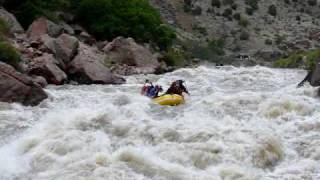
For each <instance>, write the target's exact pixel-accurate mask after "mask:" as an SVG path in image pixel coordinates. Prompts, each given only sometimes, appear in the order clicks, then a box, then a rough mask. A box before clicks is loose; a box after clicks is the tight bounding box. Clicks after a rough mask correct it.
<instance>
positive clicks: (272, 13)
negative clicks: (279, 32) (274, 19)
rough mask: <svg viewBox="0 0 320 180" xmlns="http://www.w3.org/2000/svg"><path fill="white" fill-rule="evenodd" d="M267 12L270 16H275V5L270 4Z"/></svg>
mask: <svg viewBox="0 0 320 180" xmlns="http://www.w3.org/2000/svg"><path fill="white" fill-rule="evenodd" d="M268 13H269V14H270V15H271V16H277V7H276V6H275V5H274V4H272V5H270V6H269V8H268Z"/></svg>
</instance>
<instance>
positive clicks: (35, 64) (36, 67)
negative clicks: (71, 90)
mask: <svg viewBox="0 0 320 180" xmlns="http://www.w3.org/2000/svg"><path fill="white" fill-rule="evenodd" d="M28 73H29V74H30V75H37V76H42V77H44V78H45V79H46V80H47V82H48V83H50V84H55V85H61V84H63V83H64V82H65V81H66V80H67V75H66V74H65V73H64V72H63V71H62V70H61V69H60V68H59V67H58V66H57V61H56V59H55V58H54V57H53V55H51V54H46V53H45V54H43V55H42V56H40V57H37V58H34V59H33V60H32V62H31V63H30V67H29V70H28Z"/></svg>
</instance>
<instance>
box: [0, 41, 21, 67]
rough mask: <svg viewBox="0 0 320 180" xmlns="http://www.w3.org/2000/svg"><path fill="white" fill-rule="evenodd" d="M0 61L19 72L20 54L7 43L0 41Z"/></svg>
mask: <svg viewBox="0 0 320 180" xmlns="http://www.w3.org/2000/svg"><path fill="white" fill-rule="evenodd" d="M0 61H2V62H4V63H7V64H10V65H11V66H13V67H14V68H16V69H17V70H20V66H19V62H20V54H19V52H18V51H17V50H16V49H15V48H14V47H13V46H12V45H10V44H9V43H7V42H4V41H0Z"/></svg>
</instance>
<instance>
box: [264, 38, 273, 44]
mask: <svg viewBox="0 0 320 180" xmlns="http://www.w3.org/2000/svg"><path fill="white" fill-rule="evenodd" d="M264 43H265V44H266V45H272V40H271V39H266V40H265V41H264Z"/></svg>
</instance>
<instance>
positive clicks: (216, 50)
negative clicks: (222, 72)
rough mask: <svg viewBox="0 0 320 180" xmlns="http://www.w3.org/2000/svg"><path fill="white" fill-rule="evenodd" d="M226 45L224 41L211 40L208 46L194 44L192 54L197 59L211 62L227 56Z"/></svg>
mask: <svg viewBox="0 0 320 180" xmlns="http://www.w3.org/2000/svg"><path fill="white" fill-rule="evenodd" d="M224 44H225V43H224V41H223V40H222V39H217V40H216V39H213V40H210V41H209V42H208V44H206V45H200V44H199V43H193V47H191V52H192V55H193V56H194V57H195V58H199V59H205V60H210V59H213V58H216V57H217V56H223V55H224V54H225V51H224Z"/></svg>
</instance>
